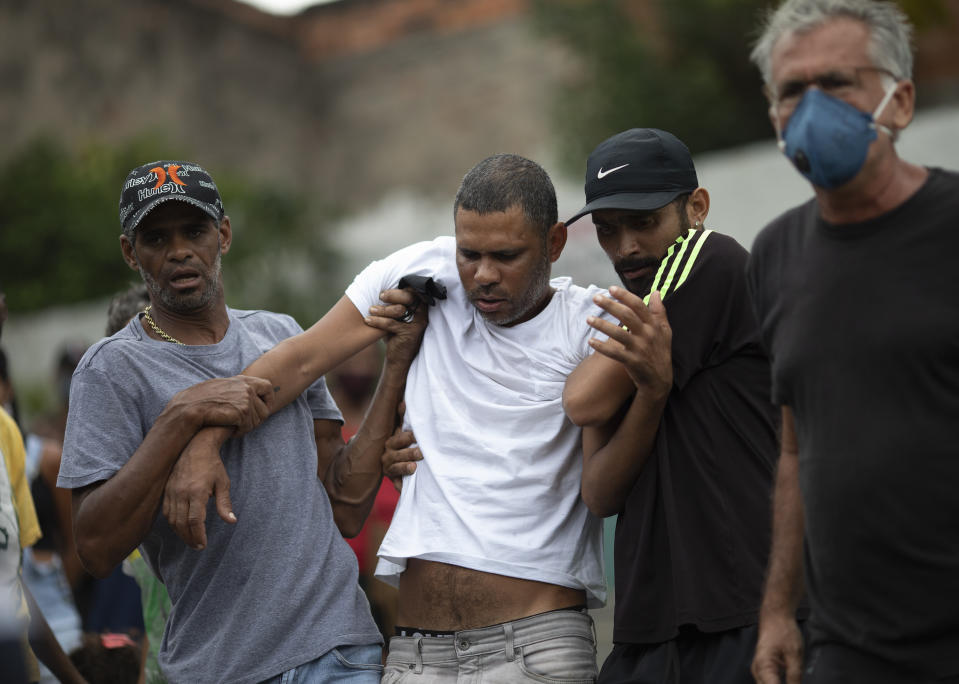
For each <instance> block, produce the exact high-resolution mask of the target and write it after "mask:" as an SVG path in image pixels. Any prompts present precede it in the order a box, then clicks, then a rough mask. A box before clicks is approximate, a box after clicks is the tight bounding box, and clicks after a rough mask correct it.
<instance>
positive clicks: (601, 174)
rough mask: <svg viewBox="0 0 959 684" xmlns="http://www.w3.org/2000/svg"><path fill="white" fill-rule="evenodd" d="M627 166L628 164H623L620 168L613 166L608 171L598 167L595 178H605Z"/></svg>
mask: <svg viewBox="0 0 959 684" xmlns="http://www.w3.org/2000/svg"><path fill="white" fill-rule="evenodd" d="M627 166H629V164H623V165H622V166H614V167H613V168H611V169H610V170H609V171H603V168H602V167H600V169H599V171H598V172H597V173H596V177H597V178H599V179H603V178H606V176H608V175H609V174H611V173H612V172H613V171H619V170H620V169H624V168H626V167H627Z"/></svg>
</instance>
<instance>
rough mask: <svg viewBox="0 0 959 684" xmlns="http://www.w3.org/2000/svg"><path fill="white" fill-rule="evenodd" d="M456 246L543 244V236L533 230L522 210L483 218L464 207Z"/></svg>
mask: <svg viewBox="0 0 959 684" xmlns="http://www.w3.org/2000/svg"><path fill="white" fill-rule="evenodd" d="M454 226H455V230H456V233H455V235H456V246H457V247H462V246H464V245H476V244H480V243H482V244H485V245H487V246H491V245H495V244H500V243H502V244H525V243H531V242H540V241H541V239H542V237H541V232H542V231H539V230H537V229H536V227H535V226H533V225H532V224H531V223H530V221H529V219H528V218H527V217H526V214H525V213H524V212H523V209H522V207H520V206H519V205H514V206H512V207H510V208H509V209H507V210H506V211H490V212H487V213H485V214H481V213H479V212H476V211H472V210H469V209H464V208H463V207H460V208H459V209H457V210H456V217H455V221H454Z"/></svg>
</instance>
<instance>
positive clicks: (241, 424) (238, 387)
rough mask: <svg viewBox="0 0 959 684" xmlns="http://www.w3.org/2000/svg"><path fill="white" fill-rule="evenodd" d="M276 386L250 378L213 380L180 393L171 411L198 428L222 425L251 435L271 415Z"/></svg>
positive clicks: (172, 401)
mask: <svg viewBox="0 0 959 684" xmlns="http://www.w3.org/2000/svg"><path fill="white" fill-rule="evenodd" d="M272 404H273V387H272V386H271V385H270V382H269V381H268V380H264V379H263V378H257V377H253V376H250V375H235V376H233V377H231V378H213V379H212V380H206V381H205V382H201V383H198V384H196V385H193V386H192V387H188V388H186V389H185V390H182V391H180V392H177V394H175V395H174V397H173V398H172V399H171V400H170V404H168V408H176V409H179V410H182V411H184V412H185V415H186V416H188V417H189V418H191V419H192V420H194V421H195V424H196V425H197V426H198V427H203V426H207V425H218V426H223V427H233V428H236V431H237V434H243V433H245V432H249V431H250V430H252V429H253V428H255V427H256V426H257V425H259V424H260V423H261V422H263V420H264V419H265V418H266V417H267V416H269V415H270V409H271V407H272Z"/></svg>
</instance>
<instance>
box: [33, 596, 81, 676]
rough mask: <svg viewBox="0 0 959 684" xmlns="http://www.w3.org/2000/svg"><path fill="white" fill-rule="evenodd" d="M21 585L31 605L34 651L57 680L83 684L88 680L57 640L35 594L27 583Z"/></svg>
mask: <svg viewBox="0 0 959 684" xmlns="http://www.w3.org/2000/svg"><path fill="white" fill-rule="evenodd" d="M21 586H22V587H23V593H24V595H25V596H26V597H27V604H28V605H29V607H30V629H29V639H30V648H32V649H33V652H34V653H35V654H36V656H37V658H38V659H39V660H40V662H41V663H43V664H44V665H46V666H47V669H48V670H50V672H52V673H53V676H54V677H56V678H57V681H59V682H68V683H69V682H79V683H81V684H82V683H83V682H85V681H86V680H84V679H83V677H82V676H81V675H80V673H79V672H78V671H77V669H76V667H75V666H74V664H73V663H72V662H71V661H70V658H69V657H68V656H67V654H66V653H64V652H63V648H62V647H61V646H60V642H58V641H57V638H56V636H55V635H54V634H53V630H52V629H50V625H49V623H47V621H46V618H44V617H43V613H42V612H41V611H40V606H38V605H37V602H36V600H35V599H34V598H33V594H31V593H30V590H29V589H28V588H27V587H26V586H25V585H21Z"/></svg>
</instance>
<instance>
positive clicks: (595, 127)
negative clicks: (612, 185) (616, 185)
mask: <svg viewBox="0 0 959 684" xmlns="http://www.w3.org/2000/svg"><path fill="white" fill-rule="evenodd" d="M765 4H766V3H764V2H762V1H761V0H683V1H682V2H675V1H670V0H648V1H647V2H643V3H636V2H632V3H631V2H628V0H596V1H595V2H580V1H577V0H537V1H536V2H535V3H534V8H535V15H534V16H535V17H536V18H537V23H538V25H539V26H540V28H541V30H542V31H544V32H545V33H546V34H548V35H552V36H555V37H557V38H559V39H560V40H563V41H564V42H566V43H568V44H569V45H570V46H572V47H573V48H574V49H575V50H576V51H577V53H578V54H579V55H580V57H581V58H582V60H583V64H584V71H583V73H582V74H581V75H580V76H579V78H576V79H575V81H573V82H571V83H569V84H568V86H567V87H566V89H565V90H566V92H564V93H562V96H561V97H562V101H563V105H562V106H561V107H557V108H556V110H555V111H557V113H558V121H557V125H558V127H559V129H560V131H561V134H562V140H563V141H564V156H565V159H564V161H565V163H566V164H567V165H568V167H569V168H570V169H571V170H574V171H576V172H578V173H581V172H582V170H583V168H584V167H585V159H586V157H587V155H588V154H589V152H590V151H591V150H592V149H593V147H595V146H596V144H598V143H599V142H600V141H601V140H603V139H605V138H607V137H609V136H610V135H613V134H614V133H617V132H619V131H622V130H625V129H627V128H632V127H636V126H642V127H655V128H663V129H666V130H669V131H670V132H672V133H674V134H676V135H677V136H678V137H679V138H681V139H682V140H683V141H684V142H685V143H686V144H687V145H688V146H689V148H690V149H691V150H692V151H693V153H697V152H703V151H706V150H712V149H718V148H723V147H730V146H734V145H739V144H742V143H745V142H749V141H752V140H756V139H759V138H763V137H769V136H770V135H771V130H770V126H769V120H768V118H767V117H766V107H767V106H766V104H765V99H764V97H763V95H762V91H761V86H762V84H761V80H760V77H759V75H758V73H757V72H756V69H755V68H754V67H753V66H752V65H751V63H750V62H749V57H748V53H749V47H748V46H749V43H750V38H749V36H750V35H752V34H751V32H752V31H753V30H754V27H755V24H756V21H757V16H758V11H759V9H760V8H761V7H762V6H763V5H765ZM639 10H643V11H639Z"/></svg>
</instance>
